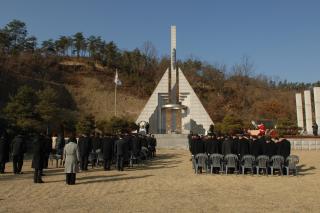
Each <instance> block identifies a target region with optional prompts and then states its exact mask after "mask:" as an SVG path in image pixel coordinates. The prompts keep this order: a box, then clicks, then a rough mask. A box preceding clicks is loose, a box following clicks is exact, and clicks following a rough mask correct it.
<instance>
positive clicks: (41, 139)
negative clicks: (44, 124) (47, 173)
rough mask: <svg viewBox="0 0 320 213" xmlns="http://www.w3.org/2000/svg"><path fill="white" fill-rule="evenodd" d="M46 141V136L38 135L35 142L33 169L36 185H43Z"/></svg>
mask: <svg viewBox="0 0 320 213" xmlns="http://www.w3.org/2000/svg"><path fill="white" fill-rule="evenodd" d="M46 141H47V139H46V137H45V135H44V134H39V135H36V137H35V138H34V140H33V158H32V168H34V176H33V182H34V183H43V181H42V178H41V175H42V170H43V168H44V165H45V158H46V148H47V147H46V146H47V144H46Z"/></svg>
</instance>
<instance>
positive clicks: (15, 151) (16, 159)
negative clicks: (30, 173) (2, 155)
mask: <svg viewBox="0 0 320 213" xmlns="http://www.w3.org/2000/svg"><path fill="white" fill-rule="evenodd" d="M11 147H12V162H13V173H14V174H22V172H21V170H22V166H23V158H24V153H26V151H27V150H26V144H25V139H24V137H23V136H22V134H21V133H19V134H18V135H17V136H15V137H14V138H13V140H12V144H11Z"/></svg>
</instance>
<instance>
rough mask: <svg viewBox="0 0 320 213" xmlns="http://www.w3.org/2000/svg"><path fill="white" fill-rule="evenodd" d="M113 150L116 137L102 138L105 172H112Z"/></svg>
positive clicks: (106, 136)
mask: <svg viewBox="0 0 320 213" xmlns="http://www.w3.org/2000/svg"><path fill="white" fill-rule="evenodd" d="M113 150H114V137H113V136H111V135H105V136H104V137H103V138H102V146H101V151H102V153H103V160H104V165H103V168H104V171H107V170H110V168H111V163H112V159H113Z"/></svg>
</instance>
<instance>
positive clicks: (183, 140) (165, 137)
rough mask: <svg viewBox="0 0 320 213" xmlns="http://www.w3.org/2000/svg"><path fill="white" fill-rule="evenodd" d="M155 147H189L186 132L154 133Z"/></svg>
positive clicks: (186, 148)
mask: <svg viewBox="0 0 320 213" xmlns="http://www.w3.org/2000/svg"><path fill="white" fill-rule="evenodd" d="M154 137H155V138H156V139H157V148H172V149H185V150H188V149H189V145H188V135H186V134H155V135H154Z"/></svg>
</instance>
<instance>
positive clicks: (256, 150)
mask: <svg viewBox="0 0 320 213" xmlns="http://www.w3.org/2000/svg"><path fill="white" fill-rule="evenodd" d="M249 143H250V154H251V155H253V156H255V157H258V156H259V155H261V154H262V149H261V147H262V146H261V142H260V141H259V140H250V142H249Z"/></svg>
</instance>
